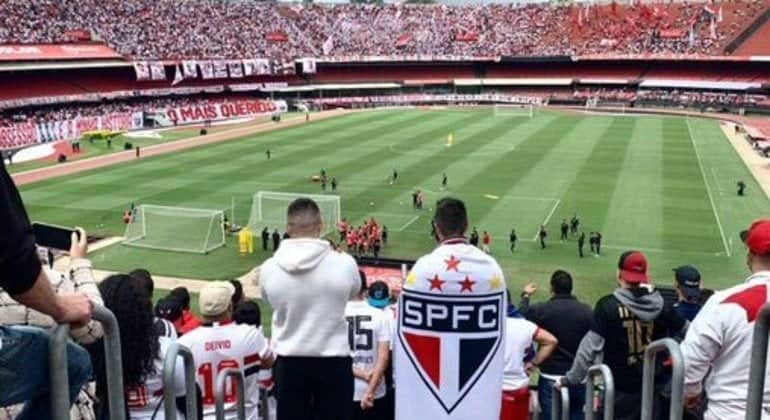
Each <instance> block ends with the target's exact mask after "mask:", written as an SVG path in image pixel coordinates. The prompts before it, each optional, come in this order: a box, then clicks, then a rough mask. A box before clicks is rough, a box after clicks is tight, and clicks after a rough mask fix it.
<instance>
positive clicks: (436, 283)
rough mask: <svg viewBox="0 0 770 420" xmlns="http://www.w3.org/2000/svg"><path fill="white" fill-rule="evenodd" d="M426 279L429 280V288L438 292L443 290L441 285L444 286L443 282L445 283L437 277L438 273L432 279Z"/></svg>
mask: <svg viewBox="0 0 770 420" xmlns="http://www.w3.org/2000/svg"><path fill="white" fill-rule="evenodd" d="M428 281H429V282H430V290H433V289H436V290H438V291H439V292H441V291H443V289H441V287H442V286H444V283H446V282H445V281H444V280H441V279H440V278H438V274H436V276H435V277H433V278H432V279H428Z"/></svg>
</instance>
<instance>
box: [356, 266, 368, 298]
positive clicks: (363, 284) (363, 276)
mask: <svg viewBox="0 0 770 420" xmlns="http://www.w3.org/2000/svg"><path fill="white" fill-rule="evenodd" d="M358 275H359V277H361V290H359V292H360V293H363V292H365V291H366V288H367V287H366V286H367V283H366V273H364V272H363V270H358Z"/></svg>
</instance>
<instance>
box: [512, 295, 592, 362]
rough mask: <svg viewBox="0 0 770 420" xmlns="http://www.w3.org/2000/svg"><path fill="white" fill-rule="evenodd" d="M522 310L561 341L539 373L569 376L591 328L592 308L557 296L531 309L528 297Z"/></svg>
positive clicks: (523, 299)
mask: <svg viewBox="0 0 770 420" xmlns="http://www.w3.org/2000/svg"><path fill="white" fill-rule="evenodd" d="M519 311H520V312H521V313H522V314H524V316H526V317H527V319H528V320H530V321H532V322H534V323H535V324H537V326H538V327H540V328H543V329H544V330H546V331H548V332H550V333H551V334H553V335H554V337H556V339H557V340H559V347H558V348H557V349H556V351H555V352H553V354H551V357H549V358H548V359H547V360H546V361H545V362H543V364H542V365H541V366H540V371H541V372H542V373H545V374H549V375H563V374H564V373H566V372H567V371H568V370H569V369H570V367H572V361H573V359H574V358H575V353H576V352H577V349H578V346H579V345H580V340H582V339H583V336H584V335H585V334H586V333H587V332H588V330H589V329H590V328H591V322H592V319H593V310H591V307H590V306H588V305H586V304H585V303H582V302H580V301H578V300H577V299H576V298H575V297H574V296H572V295H555V296H554V297H552V298H551V299H550V300H548V301H547V302H543V303H537V304H534V305H532V306H530V304H529V298H527V297H522V300H521V303H520V304H519Z"/></svg>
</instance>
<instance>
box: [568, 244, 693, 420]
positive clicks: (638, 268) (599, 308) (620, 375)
mask: <svg viewBox="0 0 770 420" xmlns="http://www.w3.org/2000/svg"><path fill="white" fill-rule="evenodd" d="M617 280H618V286H619V287H618V288H617V289H615V291H614V292H613V293H612V294H611V295H607V296H604V297H603V298H601V299H599V301H598V302H596V307H595V309H594V322H593V325H592V326H591V330H590V331H589V332H588V334H586V336H585V337H583V339H582V340H581V341H580V347H579V348H578V351H577V354H576V355H575V362H574V363H573V365H572V368H571V369H570V370H569V372H567V374H566V375H564V377H562V379H561V381H560V383H561V384H562V385H577V384H579V383H581V382H582V381H583V379H585V377H586V372H587V370H588V368H589V367H590V366H591V365H592V364H593V363H594V361H596V360H599V359H600V358H603V362H604V363H605V364H606V365H607V366H608V367H609V368H610V369H611V370H612V374H613V376H614V378H615V401H614V404H615V418H616V419H618V420H620V419H629V420H631V419H638V418H640V416H641V403H642V364H643V363H644V350H645V349H646V348H647V345H649V344H650V343H651V342H652V341H654V340H657V339H660V338H664V337H666V335H667V334H669V333H671V334H674V335H676V334H683V333H684V329H685V327H686V326H687V322H686V321H685V320H683V319H682V318H680V317H679V316H678V315H677V314H676V313H675V312H674V311H673V310H672V309H669V308H666V307H664V303H663V297H662V296H661V295H660V293H659V292H658V291H650V288H649V287H646V286H647V283H649V278H648V276H647V258H646V257H645V256H644V254H642V253H641V252H638V251H627V252H624V253H623V254H622V255H621V256H620V261H619V262H618V275H617ZM629 337H631V338H633V339H632V340H629Z"/></svg>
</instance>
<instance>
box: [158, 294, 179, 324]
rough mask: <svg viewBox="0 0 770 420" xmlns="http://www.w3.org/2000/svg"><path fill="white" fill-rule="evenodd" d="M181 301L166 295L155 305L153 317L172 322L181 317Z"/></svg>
mask: <svg viewBox="0 0 770 420" xmlns="http://www.w3.org/2000/svg"><path fill="white" fill-rule="evenodd" d="M183 309H184V308H183V307H182V301H181V300H179V298H178V297H176V296H174V295H166V296H164V297H162V298H160V299H159V300H158V301H157V302H156V303H155V316H156V317H158V318H163V319H165V320H167V321H171V322H174V321H176V320H178V319H179V318H181V317H182V310H183Z"/></svg>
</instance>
